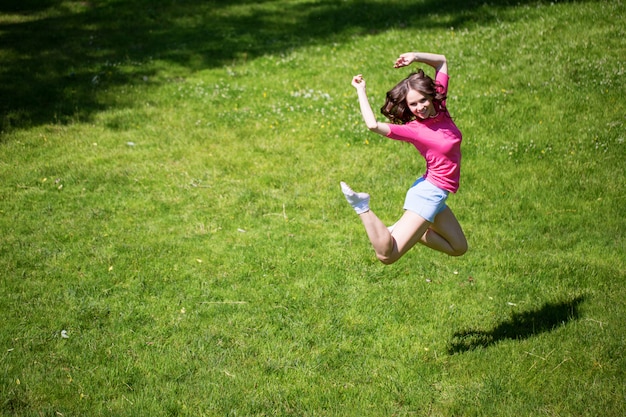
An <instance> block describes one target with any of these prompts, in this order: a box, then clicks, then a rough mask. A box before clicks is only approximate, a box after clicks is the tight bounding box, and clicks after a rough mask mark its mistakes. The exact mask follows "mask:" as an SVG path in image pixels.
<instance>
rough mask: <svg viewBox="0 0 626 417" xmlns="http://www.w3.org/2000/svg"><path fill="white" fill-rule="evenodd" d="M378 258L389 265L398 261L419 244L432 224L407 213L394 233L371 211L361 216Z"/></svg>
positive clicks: (394, 229) (396, 226) (395, 227)
mask: <svg viewBox="0 0 626 417" xmlns="http://www.w3.org/2000/svg"><path fill="white" fill-rule="evenodd" d="M359 217H360V218H361V221H362V222H363V226H364V227H365V231H366V232H367V236H368V237H369V240H370V242H371V243H372V247H373V248H374V251H375V252H376V257H377V258H378V260H380V261H381V262H382V263H384V264H386V265H389V264H392V263H394V262H395V261H397V260H398V259H400V258H401V257H402V255H404V254H405V253H406V252H407V251H408V250H409V249H411V248H412V247H413V246H415V244H416V243H417V242H419V241H420V238H421V237H422V235H423V234H424V233H425V232H426V230H428V227H429V226H430V223H429V222H428V221H426V220H425V219H424V218H422V217H421V216H419V215H417V214H415V213H413V212H410V211H405V212H404V215H403V216H402V217H401V218H400V220H398V222H397V223H396V224H395V226H394V228H393V232H389V229H388V228H387V226H385V224H384V223H383V222H382V221H381V220H380V219H379V218H378V217H377V216H376V214H374V212H372V211H371V210H370V211H368V212H365V213H362V214H360V215H359Z"/></svg>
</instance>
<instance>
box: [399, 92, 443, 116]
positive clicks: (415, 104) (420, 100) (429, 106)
mask: <svg viewBox="0 0 626 417" xmlns="http://www.w3.org/2000/svg"><path fill="white" fill-rule="evenodd" d="M406 104H407V105H408V106H409V110H411V113H413V114H414V115H415V116H417V118H418V119H422V120H424V119H428V118H429V117H433V116H435V114H436V111H435V105H434V104H433V100H432V98H430V97H429V96H425V95H424V94H422V93H420V92H419V91H417V90H409V92H408V94H407V95H406Z"/></svg>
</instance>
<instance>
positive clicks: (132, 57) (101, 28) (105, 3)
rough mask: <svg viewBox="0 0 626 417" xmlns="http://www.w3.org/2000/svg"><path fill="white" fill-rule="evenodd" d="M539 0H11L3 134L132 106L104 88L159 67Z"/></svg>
mask: <svg viewBox="0 0 626 417" xmlns="http://www.w3.org/2000/svg"><path fill="white" fill-rule="evenodd" d="M581 1H582V0H581ZM536 2H537V1H536V0H492V1H491V2H490V3H489V4H488V5H486V4H485V3H484V1H483V0H450V1H446V2H441V1H435V0H415V1H409V0H406V1H394V2H391V3H390V2H385V1H382V0H345V1H336V0H320V1H317V2H314V3H302V2H287V1H282V2H281V1H276V0H176V1H175V0H131V1H129V0H100V1H95V0H91V1H89V0H85V1H80V2H78V1H77V2H66V1H62V0H5V1H3V2H2V3H0V58H2V59H3V64H2V67H1V68H0V115H1V116H2V120H0V135H2V133H3V132H7V131H10V130H11V129H13V128H16V127H30V126H34V125H39V124H45V123H51V122H53V123H68V122H72V121H77V120H80V121H88V119H89V118H90V117H91V116H92V115H93V114H94V113H96V112H98V111H100V110H102V109H105V108H107V107H110V106H125V105H132V103H123V102H121V101H120V100H121V99H120V98H114V97H112V95H111V94H109V95H106V94H99V92H102V91H106V90H107V89H109V88H113V87H116V86H122V85H137V84H139V85H145V84H146V82H147V81H149V82H151V83H154V82H167V80H161V81H155V80H156V78H157V77H153V76H154V75H156V74H157V73H158V68H159V65H161V66H163V65H164V64H165V65H175V66H180V67H181V68H183V69H184V71H188V72H193V71H196V70H201V69H205V68H211V67H219V66H224V65H232V64H233V63H235V62H241V61H243V60H246V59H251V58H255V57H258V56H262V55H266V54H280V53H285V52H288V51H290V50H293V49H294V48H298V47H302V46H307V45H311V44H317V43H325V42H330V41H332V42H336V41H341V40H345V39H347V38H349V37H352V36H360V35H364V34H372V33H377V32H381V31H385V30H389V29H391V28H409V27H420V28H423V29H424V30H428V29H431V28H440V27H450V26H454V27H456V28H459V27H462V26H464V25H482V24H487V23H489V22H490V21H491V20H492V19H493V18H494V11H496V10H497V9H502V8H507V7H513V6H514V7H519V6H523V5H524V4H530V3H533V4H534V3H536ZM10 16H20V17H21V19H11V17H10ZM148 85H149V84H148ZM0 138H1V136H0Z"/></svg>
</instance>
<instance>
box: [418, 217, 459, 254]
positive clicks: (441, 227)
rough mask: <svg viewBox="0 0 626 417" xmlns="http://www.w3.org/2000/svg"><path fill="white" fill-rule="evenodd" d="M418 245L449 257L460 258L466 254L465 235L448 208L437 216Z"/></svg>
mask: <svg viewBox="0 0 626 417" xmlns="http://www.w3.org/2000/svg"><path fill="white" fill-rule="evenodd" d="M420 243H421V244H423V245H425V246H428V247H429V248H431V249H435V250H438V251H439V252H443V253H447V254H448V255H451V256H461V255H463V254H464V253H465V252H467V240H466V239H465V234H464V233H463V229H461V225H460V224H459V221H458V220H457V219H456V217H455V216H454V213H452V210H450V207H446V208H445V209H443V211H442V212H441V213H439V214H437V216H436V217H435V222H434V223H433V224H431V225H430V228H429V229H428V230H427V231H426V233H424V234H423V236H422V237H421V239H420Z"/></svg>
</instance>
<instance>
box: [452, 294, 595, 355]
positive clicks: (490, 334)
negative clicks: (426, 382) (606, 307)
mask: <svg viewBox="0 0 626 417" xmlns="http://www.w3.org/2000/svg"><path fill="white" fill-rule="evenodd" d="M584 300H585V297H584V296H579V297H576V298H574V299H572V300H568V301H561V302H557V303H546V304H544V305H543V306H542V307H541V308H539V309H537V310H531V311H525V312H520V313H513V314H512V315H511V318H510V319H509V320H507V321H505V322H502V323H500V324H498V325H497V326H496V327H494V328H493V329H489V330H479V329H470V330H463V331H458V332H455V333H454V335H453V337H452V340H451V341H450V343H449V345H448V354H451V355H453V354H455V353H464V352H467V351H470V350H474V349H476V348H486V347H489V346H491V345H494V344H496V343H498V342H500V341H503V340H507V339H511V340H523V339H528V338H530V337H532V336H536V335H538V334H541V333H545V332H549V331H552V330H554V329H556V328H558V327H560V326H563V325H565V324H567V323H568V322H570V321H572V320H578V318H579V311H578V307H579V305H580V304H581V303H582V302H583V301H584Z"/></svg>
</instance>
